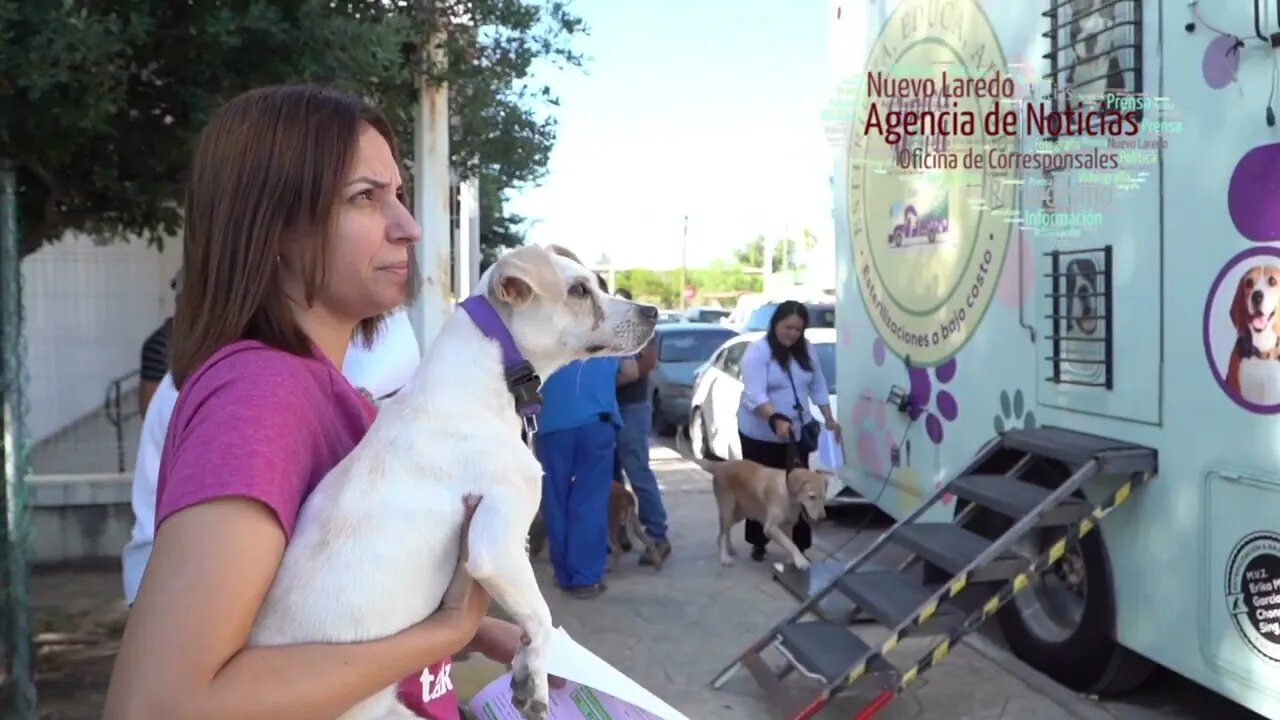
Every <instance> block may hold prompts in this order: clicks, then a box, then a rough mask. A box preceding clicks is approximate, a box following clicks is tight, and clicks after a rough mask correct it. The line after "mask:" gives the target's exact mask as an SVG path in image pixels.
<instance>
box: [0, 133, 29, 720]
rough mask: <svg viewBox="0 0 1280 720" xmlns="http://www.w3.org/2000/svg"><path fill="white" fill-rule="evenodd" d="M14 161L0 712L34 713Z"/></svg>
mask: <svg viewBox="0 0 1280 720" xmlns="http://www.w3.org/2000/svg"><path fill="white" fill-rule="evenodd" d="M17 185H18V183H17V176H16V170H15V168H14V166H13V165H12V164H11V163H10V162H9V161H7V160H5V159H3V158H0V447H2V450H0V491H2V492H3V495H2V496H0V504H2V506H3V509H4V518H3V523H0V588H2V589H3V592H2V593H0V653H2V655H0V673H2V676H0V718H5V719H6V720H7V719H9V718H13V719H14V720H34V718H35V717H36V692H35V668H34V666H33V656H32V644H31V628H30V621H29V619H30V615H29V612H28V610H29V605H28V593H27V580H28V564H27V548H28V531H29V523H28V510H27V482H26V481H27V468H28V465H27V459H28V452H29V447H28V443H27V434H26V417H27V405H26V396H25V390H26V382H27V373H26V349H25V346H24V343H23V314H22V249H21V248H22V243H21V242H20V240H19V234H20V226H19V220H20V218H19V217H18V187H17Z"/></svg>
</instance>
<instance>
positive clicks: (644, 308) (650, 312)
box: [639, 305, 658, 320]
mask: <svg viewBox="0 0 1280 720" xmlns="http://www.w3.org/2000/svg"><path fill="white" fill-rule="evenodd" d="M639 307H640V314H641V315H643V316H644V317H645V319H647V320H657V319H658V307H657V306H656V305H640V306H639Z"/></svg>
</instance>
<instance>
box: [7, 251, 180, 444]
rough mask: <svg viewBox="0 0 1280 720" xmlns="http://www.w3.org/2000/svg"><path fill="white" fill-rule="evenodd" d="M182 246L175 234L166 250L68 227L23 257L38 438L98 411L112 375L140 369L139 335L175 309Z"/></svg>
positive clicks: (30, 422)
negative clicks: (96, 238)
mask: <svg viewBox="0 0 1280 720" xmlns="http://www.w3.org/2000/svg"><path fill="white" fill-rule="evenodd" d="M181 252H182V249H181V240H180V239H177V238H175V239H171V240H169V241H166V242H165V249H164V252H163V253H161V252H160V251H158V250H157V249H156V248H155V247H149V246H147V245H146V243H144V242H142V241H138V240H135V241H133V242H127V243H126V242H118V243H112V244H110V245H103V246H95V245H94V243H93V241H92V240H91V239H90V238H88V237H86V236H84V235H79V234H71V233H69V234H68V235H67V236H65V237H64V238H63V239H62V240H60V241H58V242H56V243H52V244H49V245H46V246H44V247H43V248H41V249H40V250H37V251H36V252H34V253H32V254H31V255H28V256H27V257H26V258H24V259H23V261H22V274H23V289H22V299H23V304H24V306H25V308H26V344H27V374H28V376H29V381H30V382H29V385H28V389H27V400H28V403H29V408H30V413H29V415H28V416H27V430H28V432H29V433H30V439H31V441H32V442H33V443H36V442H40V441H41V440H44V439H45V438H48V437H49V436H51V435H53V434H55V433H57V432H58V431H59V430H62V429H63V428H66V427H67V426H69V425H71V424H73V423H75V422H76V421H77V420H80V419H81V418H83V417H85V416H86V415H89V414H91V413H95V412H99V411H100V409H101V407H102V402H103V398H104V397H105V395H106V391H107V386H108V384H109V383H110V382H111V380H112V379H113V378H116V377H119V376H121V375H124V374H125V373H128V372H130V371H133V370H137V369H138V365H139V359H140V356H141V351H142V341H143V340H145V339H146V337H147V335H149V334H151V332H152V331H153V330H155V329H156V328H157V327H159V326H160V323H161V322H163V321H164V319H165V318H166V317H168V316H169V315H170V314H172V312H173V292H172V290H170V288H169V282H170V280H172V279H173V276H174V273H176V272H177V270H178V268H179V267H180V265H181ZM136 383H137V380H136V379H134V380H131V381H130V384H129V385H127V386H126V389H128V388H130V387H135V386H136Z"/></svg>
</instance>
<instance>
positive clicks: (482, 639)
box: [470, 618, 564, 688]
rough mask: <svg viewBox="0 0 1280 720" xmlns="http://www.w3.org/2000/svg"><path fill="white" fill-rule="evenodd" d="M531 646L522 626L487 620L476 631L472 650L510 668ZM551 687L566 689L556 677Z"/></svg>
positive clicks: (551, 679)
mask: <svg viewBox="0 0 1280 720" xmlns="http://www.w3.org/2000/svg"><path fill="white" fill-rule="evenodd" d="M528 644H529V636H528V635H525V634H524V632H523V631H521V630H520V626H519V625H516V624H514V623H509V622H507V621H506V620H499V619H497V618H486V619H485V620H484V622H483V623H481V624H480V629H479V630H477V631H476V636H475V639H474V640H472V641H471V645H470V649H472V650H475V651H476V652H478V653H480V654H481V655H484V656H485V657H487V658H489V659H490V660H492V661H494V662H496V663H501V664H503V665H506V666H508V667H510V666H511V662H512V661H513V660H514V659H515V657H516V652H517V651H518V650H519V649H520V648H521V647H522V646H524V645H528ZM549 681H550V683H551V687H555V688H561V687H564V680H561V679H560V678H558V677H555V676H554V675H552V676H549Z"/></svg>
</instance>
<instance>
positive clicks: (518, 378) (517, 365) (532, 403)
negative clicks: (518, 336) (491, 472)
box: [460, 295, 542, 435]
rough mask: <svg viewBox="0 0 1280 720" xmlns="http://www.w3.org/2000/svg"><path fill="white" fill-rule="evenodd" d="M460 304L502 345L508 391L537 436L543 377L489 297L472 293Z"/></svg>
mask: <svg viewBox="0 0 1280 720" xmlns="http://www.w3.org/2000/svg"><path fill="white" fill-rule="evenodd" d="M460 304H461V305H462V309H463V310H466V311H467V314H468V315H470V316H471V322H473V323H475V324H476V327H477V328H479V330H480V332H482V333H484V335H485V337H487V338H489V339H490V340H493V341H495V342H497V343H498V345H499V346H500V347H501V348H502V368H503V371H504V373H505V375H506V380H507V390H509V391H510V392H511V397H513V398H514V399H515V405H516V412H517V413H519V414H520V418H521V419H522V420H523V421H524V429H525V431H526V432H528V433H529V434H530V435H533V434H534V433H536V432H538V413H539V412H541V411H542V394H541V393H539V392H538V390H539V389H540V388H541V387H542V378H540V377H538V374H537V373H536V372H534V371H533V366H532V365H530V364H529V361H528V360H525V359H524V356H523V355H521V354H520V351H519V350H518V349H517V348H516V341H515V340H514V339H513V338H512V337H511V331H510V330H508V329H507V326H506V323H504V322H502V318H501V317H499V316H498V311H496V310H494V309H493V305H491V304H490V303H489V300H488V299H486V298H485V297H484V296H483V295H472V296H471V297H469V298H467V299H466V300H463V301H462V302H461V303H460Z"/></svg>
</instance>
